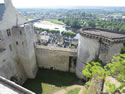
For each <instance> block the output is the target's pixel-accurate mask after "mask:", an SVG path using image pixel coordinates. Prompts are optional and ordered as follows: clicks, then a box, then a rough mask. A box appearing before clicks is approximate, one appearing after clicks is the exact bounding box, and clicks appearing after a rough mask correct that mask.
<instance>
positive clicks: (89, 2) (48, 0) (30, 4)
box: [12, 0, 125, 8]
mask: <svg viewBox="0 0 125 94" xmlns="http://www.w3.org/2000/svg"><path fill="white" fill-rule="evenodd" d="M12 2H13V5H14V6H15V7H16V8H39V7H59V6H125V0H12Z"/></svg>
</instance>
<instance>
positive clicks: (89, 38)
mask: <svg viewBox="0 0 125 94" xmlns="http://www.w3.org/2000/svg"><path fill="white" fill-rule="evenodd" d="M124 40H125V35H123V34H116V33H111V31H107V30H102V29H82V30H81V31H80V40H79V45H78V56H77V66H76V74H77V76H78V77H79V78H83V77H84V76H83V74H82V70H83V69H84V68H85V65H86V63H89V62H91V61H93V60H94V59H95V58H99V59H100V60H101V61H102V62H103V63H104V64H106V63H109V62H110V60H111V59H112V57H113V56H114V55H118V54H119V53H120V49H121V48H122V47H123V41H124ZM100 41H101V42H100Z"/></svg>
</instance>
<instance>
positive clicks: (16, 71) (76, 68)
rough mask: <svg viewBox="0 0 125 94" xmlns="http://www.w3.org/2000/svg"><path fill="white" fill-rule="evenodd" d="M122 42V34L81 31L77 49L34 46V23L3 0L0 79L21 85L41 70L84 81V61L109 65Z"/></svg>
mask: <svg viewBox="0 0 125 94" xmlns="http://www.w3.org/2000/svg"><path fill="white" fill-rule="evenodd" d="M124 39H125V35H122V34H115V33H111V32H107V31H105V30H99V29H81V31H80V40H79V47H78V50H74V49H67V48H65V49H64V48H49V47H46V46H45V47H41V46H38V45H36V44H35V42H36V37H35V34H34V27H33V23H32V22H28V21H27V20H26V19H25V18H24V17H23V16H21V15H20V14H19V13H17V11H16V9H15V8H14V7H13V5H12V3H11V0H4V4H0V76H2V77H5V78H7V79H10V80H13V78H14V79H15V80H16V81H17V83H19V84H23V83H24V81H25V80H26V79H28V78H31V79H33V78H35V76H36V73H37V70H38V67H40V68H47V69H54V70H60V71H67V72H74V73H76V75H77V76H78V77H79V78H83V75H82V70H83V69H84V68H85V64H86V62H91V61H92V60H94V59H95V58H96V57H98V58H99V59H100V60H102V61H103V62H104V63H108V62H109V61H110V60H111V59H112V57H113V56H114V55H115V54H119V53H120V49H121V48H122V47H123V41H124ZM77 52H78V54H77Z"/></svg>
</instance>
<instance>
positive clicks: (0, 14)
mask: <svg viewBox="0 0 125 94" xmlns="http://www.w3.org/2000/svg"><path fill="white" fill-rule="evenodd" d="M4 11H5V4H0V21H1V20H2V18H3V15H4Z"/></svg>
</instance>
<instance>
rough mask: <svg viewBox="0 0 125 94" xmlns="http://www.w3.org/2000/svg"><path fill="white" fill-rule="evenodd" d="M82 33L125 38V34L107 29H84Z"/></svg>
mask: <svg viewBox="0 0 125 94" xmlns="http://www.w3.org/2000/svg"><path fill="white" fill-rule="evenodd" d="M80 33H82V34H87V35H95V36H101V37H105V38H109V39H123V38H125V35H124V34H118V33H113V32H112V31H107V30H103V29H93V28H91V29H82V30H81V32H80Z"/></svg>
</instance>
